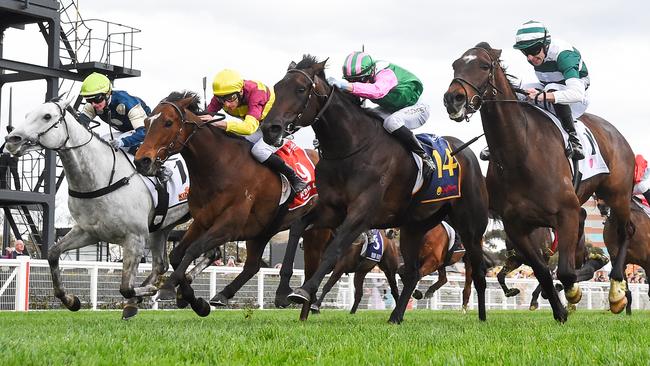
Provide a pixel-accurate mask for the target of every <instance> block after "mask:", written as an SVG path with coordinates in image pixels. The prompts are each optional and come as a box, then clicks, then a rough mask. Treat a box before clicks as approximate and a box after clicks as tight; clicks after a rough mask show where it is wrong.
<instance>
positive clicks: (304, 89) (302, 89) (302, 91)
mask: <svg viewBox="0 0 650 366" xmlns="http://www.w3.org/2000/svg"><path fill="white" fill-rule="evenodd" d="M305 91H307V89H306V88H298V93H304V92H305Z"/></svg>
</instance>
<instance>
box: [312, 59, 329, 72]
mask: <svg viewBox="0 0 650 366" xmlns="http://www.w3.org/2000/svg"><path fill="white" fill-rule="evenodd" d="M329 59H330V58H329V57H328V58H326V59H325V60H323V61H321V62H319V63H317V64H315V65H314V70H316V73H319V72H323V71H324V70H325V64H326V63H327V60H329Z"/></svg>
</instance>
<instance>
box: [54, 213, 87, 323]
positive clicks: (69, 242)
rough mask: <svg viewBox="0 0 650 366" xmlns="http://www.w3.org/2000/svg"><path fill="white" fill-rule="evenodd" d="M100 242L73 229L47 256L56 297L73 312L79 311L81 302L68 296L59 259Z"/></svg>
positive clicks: (81, 231)
mask: <svg viewBox="0 0 650 366" xmlns="http://www.w3.org/2000/svg"><path fill="white" fill-rule="evenodd" d="M97 242H98V240H97V239H96V238H94V237H92V236H91V235H89V234H88V233H86V232H85V231H83V230H82V229H81V228H79V226H76V225H75V226H74V227H72V230H70V232H69V233H67V234H66V235H65V236H64V237H63V238H62V239H61V240H60V241H59V242H58V243H56V244H55V245H54V246H53V247H52V248H50V250H49V252H48V254H47V261H48V263H49V264H50V272H51V273H52V286H53V288H54V296H56V298H58V299H59V300H61V303H63V305H64V306H65V307H66V308H67V309H68V310H71V311H77V310H79V309H80V308H81V301H79V298H78V297H77V296H75V295H72V294H66V291H65V286H64V285H63V281H62V280H61V270H60V269H59V258H60V257H61V254H63V253H65V252H67V251H70V250H73V249H79V248H83V247H85V246H88V245H91V244H95V243H97Z"/></svg>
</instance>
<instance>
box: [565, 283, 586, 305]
mask: <svg viewBox="0 0 650 366" xmlns="http://www.w3.org/2000/svg"><path fill="white" fill-rule="evenodd" d="M564 296H565V297H566V299H567V301H568V302H570V303H571V304H577V303H579V302H580V300H582V289H581V288H580V286H578V285H575V284H574V285H573V287H571V288H570V289H568V290H567V289H564Z"/></svg>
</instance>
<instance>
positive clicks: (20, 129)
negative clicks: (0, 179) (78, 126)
mask: <svg viewBox="0 0 650 366" xmlns="http://www.w3.org/2000/svg"><path fill="white" fill-rule="evenodd" d="M74 99H75V96H72V95H70V96H69V97H68V98H67V99H64V100H59V99H58V98H57V99H53V100H51V101H49V102H46V103H43V104H41V105H39V106H38V107H37V108H35V109H34V110H32V111H31V112H29V113H27V115H26V116H25V120H24V121H23V122H22V123H21V124H19V125H18V126H16V128H15V129H14V130H13V131H12V132H11V133H10V134H9V135H7V136H6V137H5V141H6V145H5V146H6V148H7V151H9V152H10V153H11V154H13V155H15V156H21V155H24V154H26V153H28V152H30V151H34V150H40V149H43V148H46V149H54V150H57V149H61V148H63V146H64V145H65V144H66V142H67V141H68V140H69V139H70V131H69V129H68V123H67V122H66V117H72V116H71V115H68V113H66V112H67V111H66V109H67V108H68V106H69V105H70V104H71V103H72V101H74ZM73 123H77V122H76V121H73ZM61 126H63V127H64V128H59V127H61Z"/></svg>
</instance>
